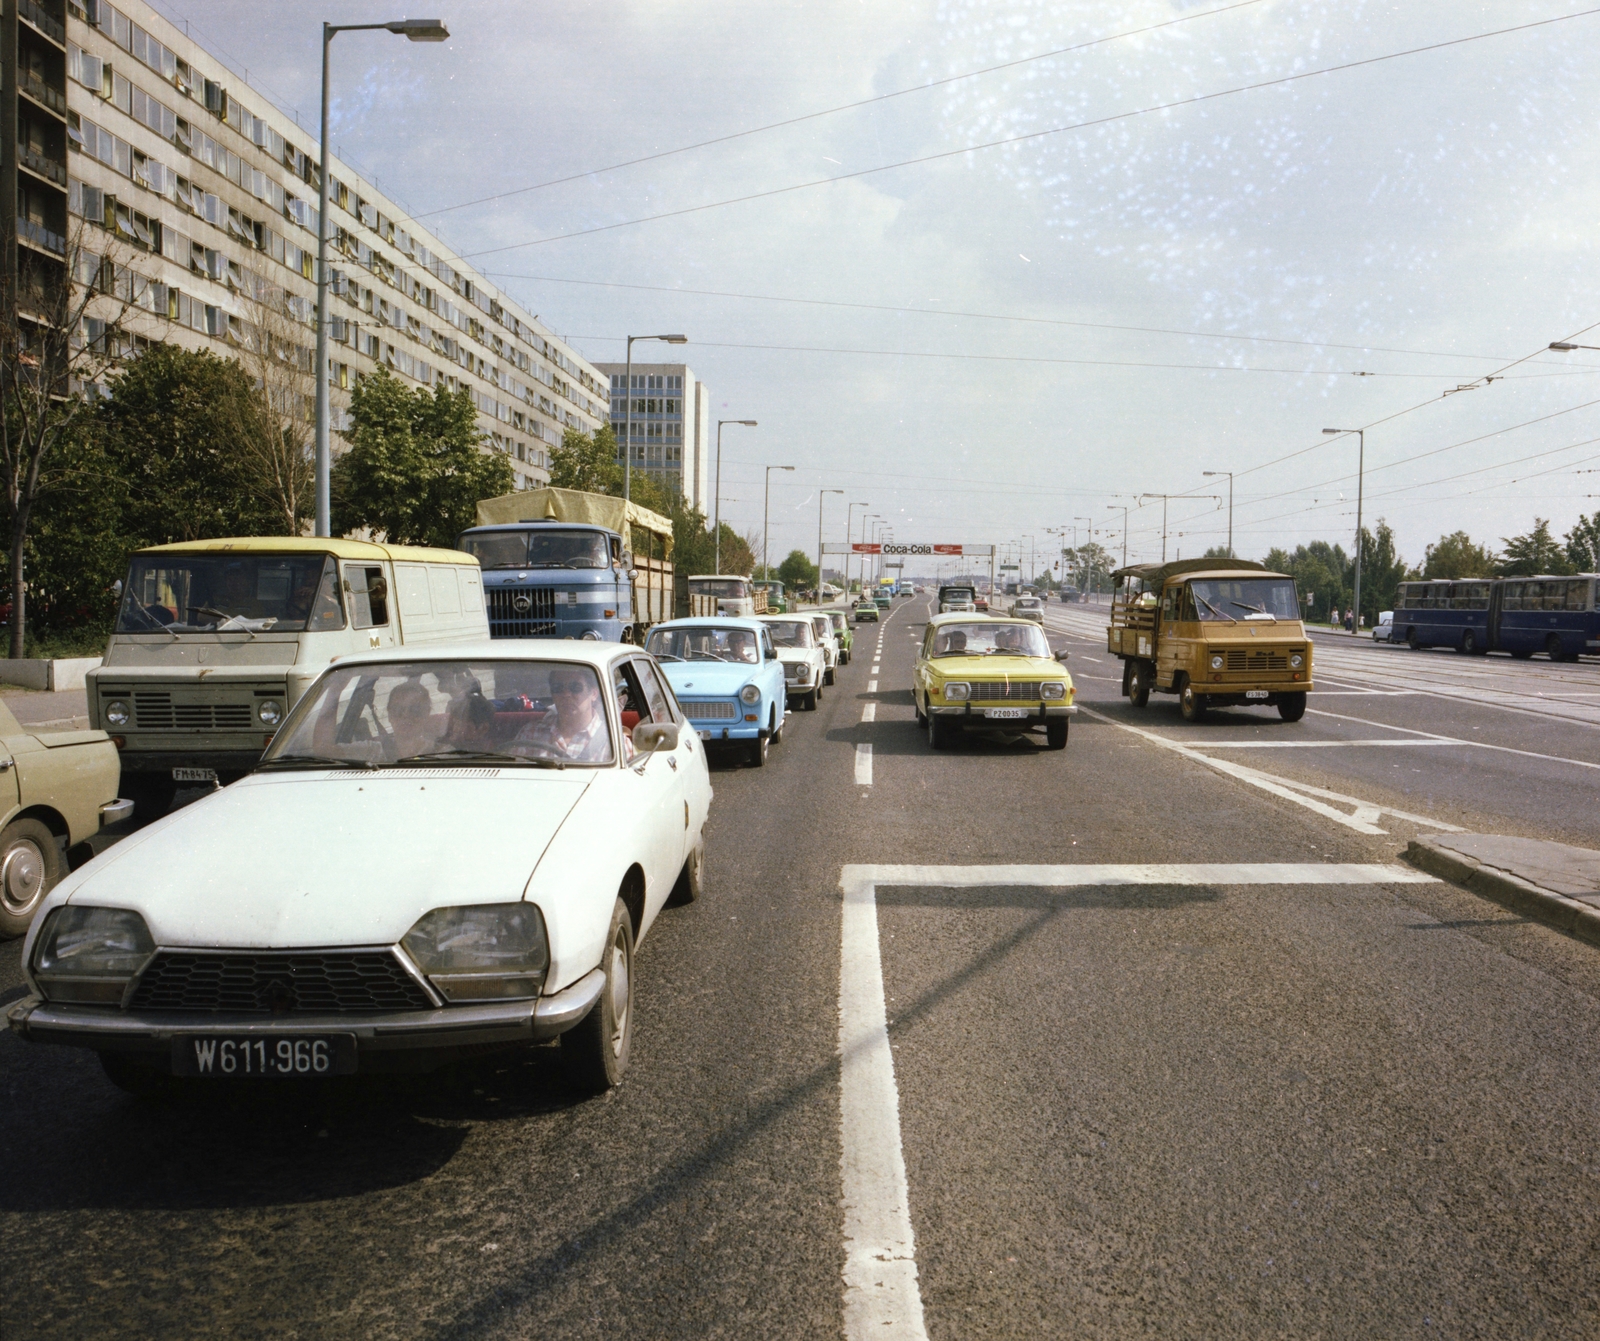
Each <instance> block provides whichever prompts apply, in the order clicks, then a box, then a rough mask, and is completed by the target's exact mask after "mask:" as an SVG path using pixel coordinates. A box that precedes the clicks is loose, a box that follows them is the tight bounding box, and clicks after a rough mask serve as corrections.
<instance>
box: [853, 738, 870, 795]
mask: <svg viewBox="0 0 1600 1341" xmlns="http://www.w3.org/2000/svg"><path fill="white" fill-rule="evenodd" d="M856 786H858V787H870V786H872V746H871V745H868V744H866V743H865V742H862V743H861V744H860V745H857V746H856Z"/></svg>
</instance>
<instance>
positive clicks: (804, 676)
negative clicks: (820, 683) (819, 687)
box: [794, 665, 811, 684]
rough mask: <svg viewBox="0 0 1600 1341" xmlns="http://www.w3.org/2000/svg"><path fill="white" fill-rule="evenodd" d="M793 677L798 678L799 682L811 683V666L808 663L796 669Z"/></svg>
mask: <svg viewBox="0 0 1600 1341" xmlns="http://www.w3.org/2000/svg"><path fill="white" fill-rule="evenodd" d="M794 678H795V679H796V680H798V681H799V682H800V683H801V684H810V683H811V667H810V666H809V665H806V666H801V667H800V668H799V669H798V670H797V671H795V673H794Z"/></svg>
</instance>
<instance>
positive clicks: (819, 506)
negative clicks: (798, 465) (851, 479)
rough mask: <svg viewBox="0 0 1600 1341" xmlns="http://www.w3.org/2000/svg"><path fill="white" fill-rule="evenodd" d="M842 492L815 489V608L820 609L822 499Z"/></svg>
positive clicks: (839, 490) (841, 490) (840, 490)
mask: <svg viewBox="0 0 1600 1341" xmlns="http://www.w3.org/2000/svg"><path fill="white" fill-rule="evenodd" d="M843 492H844V490H843V489H819V490H818V491H817V609H819V610H820V609H822V500H823V498H824V496H826V495H827V494H842V493H843ZM846 585H848V583H847V584H846Z"/></svg>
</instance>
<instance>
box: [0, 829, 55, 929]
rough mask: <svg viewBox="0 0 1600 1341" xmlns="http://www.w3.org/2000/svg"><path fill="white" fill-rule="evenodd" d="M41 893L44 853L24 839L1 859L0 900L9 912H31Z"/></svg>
mask: <svg viewBox="0 0 1600 1341" xmlns="http://www.w3.org/2000/svg"><path fill="white" fill-rule="evenodd" d="M43 893H44V853H42V852H40V851H39V849H38V848H37V847H36V846H35V845H34V844H33V843H31V842H29V841H28V840H27V839H24V840H23V841H22V842H20V843H17V844H16V845H15V846H13V847H12V848H11V849H10V850H9V851H8V852H7V853H6V854H5V858H4V861H3V862H0V902H3V903H4V904H5V907H6V911H7V912H8V913H13V914H16V915H18V916H21V915H22V914H24V913H28V912H31V911H33V905H34V904H36V903H38V902H39V896H40V895H41V894H43Z"/></svg>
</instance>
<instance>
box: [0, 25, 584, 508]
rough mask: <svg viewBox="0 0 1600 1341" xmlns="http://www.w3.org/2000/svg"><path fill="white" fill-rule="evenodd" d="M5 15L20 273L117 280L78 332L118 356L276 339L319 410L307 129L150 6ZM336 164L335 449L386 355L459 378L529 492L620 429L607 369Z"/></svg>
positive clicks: (489, 442)
mask: <svg viewBox="0 0 1600 1341" xmlns="http://www.w3.org/2000/svg"><path fill="white" fill-rule="evenodd" d="M0 24H3V41H0V60H3V69H0V81H3V97H0V123H3V124H0V130H3V131H4V138H3V140H0V154H4V157H3V158H0V213H3V215H4V220H0V222H3V223H4V224H5V232H4V242H5V247H6V258H5V259H6V263H7V266H8V273H10V274H15V273H17V269H16V267H17V264H18V262H19V259H25V260H26V261H27V262H28V263H29V264H31V265H33V266H35V267H36V268H38V267H49V266H51V265H55V266H57V267H59V268H60V269H61V270H62V272H63V273H65V270H66V268H67V267H68V266H69V265H70V266H71V267H72V269H73V272H74V274H73V278H74V279H75V280H76V281H78V282H79V283H84V284H90V285H95V284H99V285H101V286H103V287H104V288H105V291H106V293H107V297H108V300H116V301H115V302H114V303H113V306H115V308H116V310H117V311H118V312H119V313H121V317H120V320H118V321H117V323H116V325H115V327H114V328H111V329H108V328H107V325H106V323H105V322H98V323H97V321H96V320H95V319H94V318H92V317H91V318H90V319H89V320H87V321H86V322H85V329H84V331H83V332H82V335H83V338H84V339H85V340H86V341H91V342H92V341H97V340H102V341H107V342H114V343H113V347H115V348H116V349H118V350H119V352H124V353H135V352H137V350H138V348H139V347H141V345H142V344H144V343H148V342H153V341H163V340H164V341H173V342H178V343H182V344H184V345H188V346H191V347H195V348H205V349H210V350H213V351H214V352H216V353H218V354H222V355H224V356H227V355H229V354H234V355H238V356H241V357H242V358H244V361H245V362H246V364H247V366H248V364H249V359H248V357H245V356H247V355H248V354H250V353H251V352H252V351H261V350H270V351H271V352H272V355H273V357H274V358H275V359H276V360H277V361H278V362H279V363H281V364H283V365H284V366H286V367H293V368H297V369H298V370H299V371H300V372H301V373H302V374H303V376H304V382H305V385H304V388H303V391H304V394H303V395H302V394H295V395H293V396H291V397H287V399H288V400H290V401H292V402H293V403H292V404H289V405H287V406H286V407H285V413H288V414H294V415H297V416H301V417H303V418H305V419H309V418H310V416H311V414H312V413H313V411H312V406H313V405H314V397H315V389H316V387H315V381H314V366H313V365H314V363H315V354H314V351H315V346H316V326H315V320H316V279H315V277H316V251H317V200H318V190H319V186H320V181H319V176H318V165H317V157H316V155H317V142H316V138H315V136H314V135H313V134H312V133H311V132H309V131H306V130H303V129H301V128H300V127H299V126H298V125H297V124H296V123H295V121H294V119H293V118H291V117H289V116H286V115H284V114H283V113H282V112H280V111H278V110H277V109H276V108H275V107H273V106H272V105H271V104H270V103H268V102H267V100H266V98H265V97H263V96H261V95H259V94H257V93H255V92H254V91H253V90H251V89H250V88H249V87H248V86H247V85H245V84H244V83H243V81H242V80H240V79H239V78H238V77H237V76H235V75H233V74H231V73H230V72H229V71H228V70H227V69H226V68H225V67H224V66H223V65H222V63H221V61H219V60H217V59H215V58H213V57H211V56H210V55H208V53H207V52H206V51H204V50H203V49H202V48H201V47H200V46H198V45H197V44H195V43H193V42H191V41H190V40H189V39H188V38H187V37H186V36H185V35H184V34H183V33H182V32H181V31H180V30H178V29H177V28H175V27H174V26H173V25H172V24H171V23H169V22H168V21H167V20H166V19H164V18H163V17H162V16H161V15H160V14H158V13H156V11H154V10H153V9H151V8H150V7H149V6H148V5H146V4H144V3H142V2H141V0H116V3H114V4H113V3H107V0H3V3H0ZM10 145H16V146H17V150H16V153H15V156H13V155H12V154H11V153H9V152H6V148H5V147H6V146H10ZM328 166H329V173H330V180H329V218H328V237H329V252H328V254H329V303H328V313H329V341H330V343H329V351H330V357H329V366H328V368H327V369H326V375H327V376H328V378H329V381H330V384H331V395H330V400H331V402H332V406H333V428H334V432H335V438H334V443H333V446H334V451H335V453H336V454H337V452H338V451H340V450H341V448H342V443H341V441H340V439H339V438H338V436H337V434H338V433H339V431H340V430H341V429H342V428H343V427H345V425H346V424H347V414H348V407H349V402H350V389H351V388H352V386H354V385H355V383H356V381H357V379H359V378H361V377H362V376H365V375H368V374H371V373H373V372H374V371H376V370H377V369H378V368H379V367H385V368H388V369H389V370H390V371H391V372H392V373H393V374H394V375H395V376H396V377H398V378H400V379H401V380H402V381H403V382H406V383H408V384H409V385H412V386H413V387H429V388H431V387H436V386H439V385H443V386H445V387H447V388H449V389H451V390H456V389H459V388H464V389H466V390H467V391H468V392H470V393H471V395H472V398H473V401H474V403H475V405H476V406H477V409H478V425H479V427H480V429H481V431H482V433H483V435H484V439H483V441H484V449H485V450H488V451H500V452H504V453H505V454H506V455H507V456H508V457H509V458H510V461H511V464H512V467H513V470H514V472H515V475H516V480H517V485H518V487H520V488H531V487H534V486H536V485H539V484H544V483H547V482H548V480H549V471H548V466H549V453H550V450H551V449H552V448H553V447H555V446H558V445H559V444H560V442H561V435H562V433H563V431H564V430H565V429H567V428H576V429H579V430H581V431H583V432H585V433H592V432H594V431H595V430H596V429H597V428H599V427H600V426H602V425H603V424H605V423H606V422H607V421H608V419H609V414H610V404H609V400H610V396H609V392H610V384H609V377H608V376H607V375H605V374H602V373H601V372H600V371H599V370H598V369H597V368H596V367H595V365H594V364H592V363H590V362H589V361H588V360H586V359H584V358H582V357H581V356H580V355H579V354H578V353H577V352H576V351H575V350H573V349H572V348H570V347H569V346H568V345H566V344H565V343H564V342H563V341H561V340H559V339H558V338H557V337H556V336H555V335H553V334H552V333H551V332H550V331H549V330H548V329H546V328H545V327H544V326H542V325H541V324H540V323H539V321H538V320H537V319H536V318H535V317H533V316H530V315H529V314H528V313H526V312H525V311H523V310H522V308H520V307H519V306H518V305H517V304H515V303H513V302H512V301H511V300H510V299H509V298H508V297H507V296H506V295H505V294H504V293H503V292H501V291H500V290H498V289H497V288H495V287H494V286H492V285H490V284H488V283H486V282H485V281H484V279H483V277H482V276H481V275H479V274H478V273H476V272H475V271H474V270H473V269H472V268H471V267H470V266H468V265H466V264H464V263H463V262H462V261H460V260H459V259H458V258H456V257H455V256H454V255H453V254H452V252H451V250H450V249H449V248H448V247H447V246H446V245H445V244H444V243H443V242H442V241H440V240H439V239H438V238H437V237H436V236H434V235H432V234H430V233H429V232H428V231H427V230H426V229H424V228H422V227H420V226H418V225H417V224H416V223H415V222H413V221H411V220H409V219H408V218H407V216H406V214H405V212H404V211H403V210H402V209H400V208H399V207H398V206H397V205H396V204H395V203H394V202H393V201H392V200H391V199H389V198H388V197H387V196H385V195H384V193H383V192H381V191H379V190H378V189H377V188H376V187H374V186H373V185H372V184H371V183H369V182H366V181H364V180H363V179H362V177H361V176H360V174H358V173H356V172H355V171H353V170H352V169H350V168H349V167H348V166H347V165H345V164H342V163H340V162H339V161H338V160H337V159H331V160H330V162H329V165H328ZM19 249H20V250H19ZM130 303H131V304H132V306H131V307H130V306H129V304H130Z"/></svg>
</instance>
